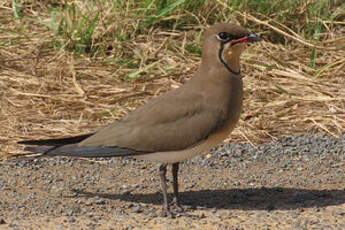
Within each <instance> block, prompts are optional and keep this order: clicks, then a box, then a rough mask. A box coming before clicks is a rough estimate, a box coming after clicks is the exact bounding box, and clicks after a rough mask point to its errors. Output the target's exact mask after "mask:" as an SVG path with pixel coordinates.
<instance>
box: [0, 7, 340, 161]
mask: <svg viewBox="0 0 345 230" xmlns="http://www.w3.org/2000/svg"><path fill="white" fill-rule="evenodd" d="M217 2H218V5H219V6H222V4H223V2H222V1H217ZM44 10H46V8H44V7H43V6H42V5H40V4H39V1H38V3H36V4H34V3H32V4H31V5H28V6H27V7H26V8H25V11H24V13H23V14H26V15H30V16H34V17H37V18H40V19H42V20H46V19H47V17H49V16H48V13H47V12H45V11H44ZM127 13H129V12H127ZM112 17H114V18H115V19H119V18H121V17H123V15H112ZM236 18H237V19H238V20H239V21H241V22H242V24H243V23H245V22H247V23H251V24H253V23H255V24H259V25H261V26H262V28H263V29H264V31H261V33H262V34H263V37H265V34H267V33H270V32H272V31H275V33H279V34H281V35H282V36H284V37H287V38H288V40H289V42H288V43H287V44H286V45H281V44H274V43H271V42H270V41H269V40H265V41H262V42H261V43H257V44H255V45H253V46H251V47H250V48H249V49H248V51H247V52H246V53H245V54H244V55H243V58H242V59H243V61H242V63H243V65H242V67H243V70H242V72H243V75H244V76H245V78H244V84H245V100H244V112H243V114H242V119H241V121H240V123H239V125H238V126H237V129H236V130H235V131H234V132H233V134H232V135H231V140H233V141H249V142H251V143H252V144H257V143H260V142H264V141H269V140H275V139H276V138H278V137H280V136H284V135H291V134H299V133H310V132H326V133H328V134H330V135H334V136H337V135H339V134H340V133H342V132H344V130H345V90H344V85H345V58H344V57H345V45H344V44H345V29H344V27H343V26H342V25H341V24H339V25H338V26H337V27H335V28H333V29H332V30H330V31H328V32H327V36H325V35H324V36H325V37H326V39H323V40H322V41H320V42H318V43H317V44H314V41H308V40H305V39H304V38H303V36H302V35H298V34H295V33H293V32H292V31H291V30H289V29H288V28H286V27H284V26H283V25H281V24H279V23H278V22H274V21H273V22H272V21H262V20H260V19H258V18H256V17H254V16H252V15H250V14H242V13H240V12H237V16H236ZM104 20H105V19H104ZM126 20H128V21H126ZM201 21H203V20H201ZM205 21H207V20H205ZM0 22H1V23H2V25H1V27H2V28H1V32H2V33H1V34H0V103H1V105H0V106H1V107H0V124H1V126H0V129H1V136H0V149H1V151H0V159H1V158H6V157H9V156H10V155H13V154H19V153H21V152H22V146H19V145H17V144H16V142H17V141H19V140H22V139H32V138H48V137H65V136H72V135H76V134H81V133H86V132H89V131H93V130H95V129H97V127H99V126H101V125H104V124H106V123H110V122H111V121H113V120H114V119H116V118H119V117H121V116H122V115H124V114H125V113H127V112H128V111H129V110H132V109H134V108H135V107H136V106H138V105H139V104H141V103H143V102H145V101H146V100H148V99H149V98H150V97H151V96H155V95H158V94H159V93H161V92H164V91H167V90H170V89H171V88H176V87H178V86H179V85H180V84H182V83H183V82H184V81H185V80H186V79H188V78H190V77H191V76H192V74H193V72H194V71H195V70H196V69H197V67H198V64H199V62H200V58H199V57H196V56H193V55H192V54H191V53H189V52H187V51H186V49H185V46H186V44H187V43H188V42H194V41H198V39H199V37H200V34H201V33H202V30H200V28H205V26H204V25H190V26H188V28H187V29H186V30H184V31H182V30H171V29H169V30H168V29H164V28H159V27H156V28H154V27H153V29H147V31H146V33H145V34H142V35H140V33H137V34H135V33H134V31H136V29H137V23H136V21H135V20H134V19H133V20H129V19H128V18H125V19H124V22H122V23H123V24H112V25H109V26H107V27H105V28H103V27H102V28H100V27H97V28H96V32H95V35H94V36H95V40H94V41H95V42H96V41H97V38H100V37H102V36H105V35H106V34H107V33H108V32H109V31H110V30H119V28H121V29H122V30H129V31H132V32H133V33H134V35H133V36H131V37H130V38H129V39H128V40H127V41H122V42H121V41H119V40H116V39H115V40H111V39H108V41H107V43H106V45H107V46H109V47H112V49H111V50H110V51H109V52H110V53H109V54H107V55H103V54H102V53H99V54H98V53H96V54H95V55H94V56H93V58H90V56H87V55H80V56H79V57H76V55H74V54H73V53H72V52H68V51H66V50H64V49H61V50H60V49H57V48H56V47H55V46H53V45H52V44H51V43H50V41H51V40H52V39H53V38H54V35H53V33H52V31H50V30H49V29H47V28H46V27H44V26H42V25H41V24H39V23H35V22H33V21H30V20H21V21H20V22H19V21H17V20H15V19H14V18H13V12H12V9H11V1H10V0H5V1H2V3H0ZM324 23H327V22H324ZM125 25H126V26H125ZM21 26H25V30H24V31H23V32H21V31H20V29H19V28H20V27H21ZM121 26H122V27H121ZM103 43H104V41H103ZM314 45H316V46H317V49H316V50H317V55H316V58H315V68H312V67H310V53H311V47H313V46H314ZM117 57H123V58H127V59H129V60H132V61H133V62H134V65H135V66H134V67H132V66H130V65H121V64H118V63H116V62H112V61H109V60H115V59H116V58H117ZM147 66H149V67H147ZM138 70H139V71H138ZM128 75H129V76H135V77H136V78H134V79H127V78H126V76H127V77H128Z"/></svg>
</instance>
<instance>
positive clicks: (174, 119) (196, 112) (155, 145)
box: [79, 90, 224, 152]
mask: <svg viewBox="0 0 345 230" xmlns="http://www.w3.org/2000/svg"><path fill="white" fill-rule="evenodd" d="M186 94H187V95H186ZM203 100H204V98H203V96H202V94H197V93H194V94H193V93H188V91H187V90H183V91H179V90H175V91H171V92H169V93H167V94H165V95H163V96H161V97H158V98H156V99H153V100H151V101H150V102H148V103H147V104H145V105H143V106H141V107H139V108H138V109H136V110H135V111H133V112H132V113H130V114H129V115H127V116H125V117H124V118H123V119H122V120H121V121H118V122H115V123H113V124H111V125H109V126H107V127H105V128H103V129H101V130H100V131H98V132H97V133H96V134H94V135H92V136H90V137H89V138H87V139H85V140H84V141H82V142H81V143H80V144H79V146H80V147H82V146H84V147H85V146H89V147H90V146H107V147H111V146H118V147H123V148H129V149H133V150H136V151H141V152H157V151H172V150H181V149H185V148H188V147H190V146H193V145H194V144H197V143H198V142H200V141H202V140H204V139H206V138H207V137H208V136H209V135H210V134H211V133H212V132H213V131H214V130H215V129H217V127H219V125H220V124H219V123H220V122H222V119H221V117H223V116H221V115H224V114H221V113H222V111H217V110H214V109H212V105H209V103H205V101H203Z"/></svg>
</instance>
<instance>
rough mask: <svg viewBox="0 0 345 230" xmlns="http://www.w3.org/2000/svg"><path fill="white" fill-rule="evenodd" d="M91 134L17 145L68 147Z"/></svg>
mask: <svg viewBox="0 0 345 230" xmlns="http://www.w3.org/2000/svg"><path fill="white" fill-rule="evenodd" d="M93 134H94V133H89V134H85V135H80V136H75V137H67V138H56V139H44V140H28V141H20V142H18V144H23V145H50V146H56V145H68V144H75V143H79V142H81V141H82V140H84V139H86V138H88V137H89V136H91V135H93ZM29 151H30V150H29Z"/></svg>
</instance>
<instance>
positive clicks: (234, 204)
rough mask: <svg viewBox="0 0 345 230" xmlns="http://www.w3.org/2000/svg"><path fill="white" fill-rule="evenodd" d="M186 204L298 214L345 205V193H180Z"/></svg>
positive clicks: (141, 198)
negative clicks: (312, 208) (291, 211)
mask: <svg viewBox="0 0 345 230" xmlns="http://www.w3.org/2000/svg"><path fill="white" fill-rule="evenodd" d="M74 192H76V193H77V194H78V195H80V196H86V197H101V198H104V199H111V200H122V201H131V202H140V203H147V204H157V205H158V204H162V194H161V193H150V194H140V193H136V194H133V193H124V194H106V193H94V192H86V191H82V190H74ZM180 199H181V200H182V204H184V205H188V206H191V207H192V208H193V207H198V206H199V207H205V208H216V209H229V210H230V209H240V210H294V209H299V208H310V207H315V208H318V207H326V206H331V205H338V204H343V203H345V190H344V189H343V190H310V189H295V188H282V187H274V188H253V189H230V190H199V191H186V192H181V193H180Z"/></svg>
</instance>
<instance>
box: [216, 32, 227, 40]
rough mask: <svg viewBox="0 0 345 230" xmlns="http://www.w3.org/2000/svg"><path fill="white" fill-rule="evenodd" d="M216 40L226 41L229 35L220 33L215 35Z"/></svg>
mask: <svg viewBox="0 0 345 230" xmlns="http://www.w3.org/2000/svg"><path fill="white" fill-rule="evenodd" d="M216 36H217V38H218V39H219V40H221V41H225V40H228V39H229V37H230V35H229V34H228V33H227V32H220V33H219V34H217V35H216Z"/></svg>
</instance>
